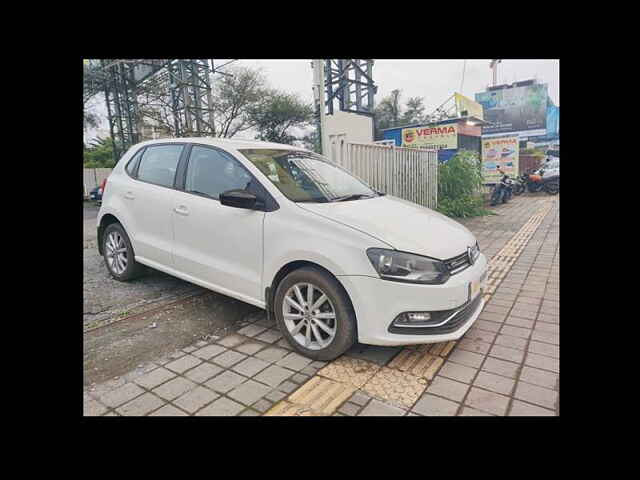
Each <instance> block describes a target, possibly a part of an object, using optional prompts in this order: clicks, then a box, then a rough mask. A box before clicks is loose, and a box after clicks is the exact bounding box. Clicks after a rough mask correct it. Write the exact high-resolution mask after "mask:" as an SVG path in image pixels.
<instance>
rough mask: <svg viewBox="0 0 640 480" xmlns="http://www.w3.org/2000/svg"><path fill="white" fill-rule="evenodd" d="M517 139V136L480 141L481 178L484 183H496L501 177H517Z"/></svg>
mask: <svg viewBox="0 0 640 480" xmlns="http://www.w3.org/2000/svg"><path fill="white" fill-rule="evenodd" d="M518 146H519V139H518V136H517V135H510V136H504V137H495V138H483V139H482V177H483V179H484V182H485V183H497V182H499V181H500V178H501V177H502V175H501V174H500V173H499V172H498V169H500V170H502V171H503V172H504V173H506V174H507V175H509V176H510V177H511V178H515V177H517V176H518V160H519V155H518V153H519V150H520V149H519V148H518Z"/></svg>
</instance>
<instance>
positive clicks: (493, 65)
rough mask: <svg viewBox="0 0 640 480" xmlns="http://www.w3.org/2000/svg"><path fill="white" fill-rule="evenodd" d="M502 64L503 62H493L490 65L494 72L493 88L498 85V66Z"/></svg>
mask: <svg viewBox="0 0 640 480" xmlns="http://www.w3.org/2000/svg"><path fill="white" fill-rule="evenodd" d="M500 62H502V60H497V59H496V60H491V63H489V68H490V69H492V70H493V86H494V87H495V86H496V85H497V83H498V64H499V63H500Z"/></svg>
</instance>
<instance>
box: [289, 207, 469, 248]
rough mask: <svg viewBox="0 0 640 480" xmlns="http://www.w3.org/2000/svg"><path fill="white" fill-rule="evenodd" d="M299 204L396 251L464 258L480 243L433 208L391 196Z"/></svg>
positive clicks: (463, 227)
mask: <svg viewBox="0 0 640 480" xmlns="http://www.w3.org/2000/svg"><path fill="white" fill-rule="evenodd" d="M297 205H298V206H299V207H300V208H303V209H304V210H307V211H310V212H313V213H316V214H318V215H321V216H323V217H325V218H329V219H331V220H334V221H336V222H339V223H342V224H345V225H348V226H350V227H352V228H355V229H358V230H360V231H362V232H364V233H367V234H369V235H371V236H373V237H376V238H378V239H379V240H382V241H383V242H385V243H387V244H389V245H391V246H392V247H393V248H395V249H396V250H402V251H405V252H411V253H417V254H419V255H425V256H428V257H433V258H437V259H440V260H445V259H448V258H451V257H455V256H456V255H460V254H461V253H464V252H466V250H467V247H471V246H473V245H475V243H476V239H475V237H474V236H473V234H472V233H471V232H470V231H469V230H468V229H467V228H466V227H465V226H464V225H461V224H460V223H458V222H456V221H454V220H451V219H450V218H448V217H446V216H444V215H442V214H440V213H438V212H435V211H433V210H431V209H429V208H425V207H422V206H420V205H417V204H415V203H411V202H408V201H406V200H402V199H400V198H397V197H392V196H388V195H385V196H381V197H375V198H368V199H362V200H350V201H345V202H335V203H298V204H297Z"/></svg>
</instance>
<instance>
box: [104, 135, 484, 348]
mask: <svg viewBox="0 0 640 480" xmlns="http://www.w3.org/2000/svg"><path fill="white" fill-rule="evenodd" d="M103 188H104V191H103V201H102V206H101V208H100V211H99V213H98V218H97V227H98V245H99V250H100V253H101V254H102V255H104V259H105V263H106V266H107V269H108V271H109V272H110V274H111V275H112V276H113V277H114V278H115V279H117V280H121V281H127V280H130V279H132V278H134V277H135V276H136V275H137V274H138V272H139V270H140V267H141V265H146V266H149V267H152V268H155V269H157V270H160V271H163V272H165V273H168V274H170V275H173V276H175V277H178V278H181V279H183V280H186V281H188V282H192V283H195V284H197V285H200V286H202V287H205V288H208V289H211V290H214V291H216V292H219V293H222V294H224V295H228V296H230V297H234V298H237V299H239V300H241V301H244V302H247V303H250V304H252V305H256V306H258V307H260V308H263V309H265V310H266V311H267V312H268V315H270V316H272V317H274V318H275V321H276V323H277V325H278V327H279V328H280V330H281V332H282V335H283V336H284V337H285V338H286V339H287V341H288V342H289V343H290V344H291V345H292V346H293V348H294V349H295V350H296V351H298V352H300V353H301V354H303V355H306V356H308V357H310V358H314V359H318V360H331V359H334V358H336V357H338V356H339V355H341V354H342V353H344V352H345V351H346V350H347V349H349V348H350V347H351V346H352V345H353V344H354V342H356V341H359V342H360V343H364V344H373V345H406V344H423V343H436V342H446V341H449V340H456V339H458V338H460V337H461V336H462V335H463V334H464V333H465V332H466V331H467V330H468V329H469V328H470V327H471V325H472V324H473V322H474V321H475V320H476V319H477V317H478V315H479V314H480V311H481V310H482V307H483V306H484V300H483V298H482V290H483V287H484V285H485V281H486V275H487V260H486V258H485V256H484V255H483V254H482V253H481V252H480V248H479V245H478V242H477V241H476V239H475V237H474V236H473V234H472V233H471V232H470V231H469V230H468V229H467V228H466V227H464V226H463V225H461V224H459V223H457V222H455V221H453V220H451V219H450V218H448V217H446V216H444V215H441V214H440V213H437V212H435V211H433V210H430V209H428V208H424V207H422V206H420V205H416V204H414V203H411V202H408V201H405V200H402V199H399V198H395V197H391V196H387V195H384V194H383V193H380V192H377V191H375V190H374V189H373V188H371V187H370V186H368V185H366V184H365V183H363V182H362V181H361V180H359V179H357V178H356V177H354V176H353V175H351V174H350V173H349V172H348V171H347V170H345V169H343V168H342V167H340V166H338V165H336V164H334V163H332V162H330V161H329V160H327V159H325V158H324V157H322V156H320V155H317V154H315V153H313V152H310V151H308V150H304V149H302V148H297V147H292V146H289V145H281V144H276V143H265V142H255V141H242V140H223V139H213V138H177V139H165V140H152V141H148V142H143V143H140V144H137V145H135V146H133V147H131V148H130V149H129V151H128V152H127V153H126V154H125V155H124V156H123V157H122V158H121V159H120V161H119V162H118V163H117V165H116V166H115V168H114V169H113V171H112V173H111V175H110V176H109V178H108V180H107V182H106V184H105V186H104V187H103Z"/></svg>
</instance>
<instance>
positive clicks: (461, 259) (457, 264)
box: [444, 252, 471, 275]
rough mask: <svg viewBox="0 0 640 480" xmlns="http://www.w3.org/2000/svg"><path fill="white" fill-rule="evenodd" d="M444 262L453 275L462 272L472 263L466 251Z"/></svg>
mask: <svg viewBox="0 0 640 480" xmlns="http://www.w3.org/2000/svg"><path fill="white" fill-rule="evenodd" d="M444 264H445V265H446V266H447V269H448V270H449V273H450V274H451V275H455V274H456V273H460V272H462V271H463V270H465V269H466V268H468V267H470V266H471V263H470V262H469V255H468V254H467V252H464V253H462V254H460V255H458V256H457V257H453V258H450V259H449V260H445V261H444Z"/></svg>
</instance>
